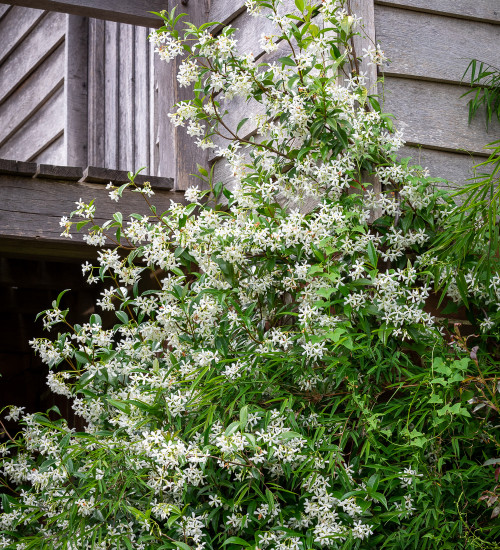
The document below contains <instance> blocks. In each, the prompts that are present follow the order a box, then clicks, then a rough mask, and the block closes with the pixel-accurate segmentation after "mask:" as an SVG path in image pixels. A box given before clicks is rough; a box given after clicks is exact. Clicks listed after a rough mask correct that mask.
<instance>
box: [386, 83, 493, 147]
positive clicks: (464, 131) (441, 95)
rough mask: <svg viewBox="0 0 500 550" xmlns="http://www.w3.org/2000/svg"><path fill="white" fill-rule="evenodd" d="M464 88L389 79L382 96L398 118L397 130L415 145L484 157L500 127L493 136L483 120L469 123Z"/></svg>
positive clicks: (387, 106) (391, 111)
mask: <svg viewBox="0 0 500 550" xmlns="http://www.w3.org/2000/svg"><path fill="white" fill-rule="evenodd" d="M463 92H464V88H463V87H461V86H457V85H455V84H444V83H436V82H425V81H421V80H410V79H406V78H394V77H392V76H391V77H387V78H386V79H385V85H384V90H383V91H382V96H383V99H384V111H385V112H388V113H392V114H394V115H395V116H396V121H395V122H396V126H397V127H398V128H401V129H402V130H403V135H404V138H405V139H406V141H407V142H409V143H411V144H422V145H427V146H430V147H432V148H438V149H443V150H449V151H453V150H467V151H472V152H475V153H481V152H483V154H484V151H482V148H483V147H484V145H486V144H487V143H489V142H491V141H493V140H495V139H498V136H499V135H500V124H499V123H498V122H497V121H494V122H492V123H491V125H490V131H489V133H487V132H486V130H485V124H484V120H483V117H482V116H478V117H476V119H475V120H473V121H472V123H471V124H470V125H469V124H468V123H467V115H468V108H467V98H463V97H460V96H461V95H462V94H463Z"/></svg>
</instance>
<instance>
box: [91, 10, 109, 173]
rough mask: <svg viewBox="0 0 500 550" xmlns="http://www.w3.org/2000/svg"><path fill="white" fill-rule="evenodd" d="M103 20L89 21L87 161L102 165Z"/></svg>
mask: <svg viewBox="0 0 500 550" xmlns="http://www.w3.org/2000/svg"><path fill="white" fill-rule="evenodd" d="M104 28H105V23H104V21H100V20H98V19H91V20H90V21H89V69H88V78H89V84H88V85H89V88H88V94H89V96H88V97H89V107H88V109H89V110H88V113H89V114H88V116H89V129H88V136H89V145H88V159H89V160H88V162H89V164H92V165H94V166H104V161H105V159H104V136H105V94H104V86H103V82H104V70H105V69H104V67H105V49H104Z"/></svg>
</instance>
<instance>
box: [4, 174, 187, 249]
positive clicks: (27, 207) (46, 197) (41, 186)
mask: <svg viewBox="0 0 500 550" xmlns="http://www.w3.org/2000/svg"><path fill="white" fill-rule="evenodd" d="M16 167H17V168H18V173H19V172H21V171H22V168H23V166H21V165H16V166H10V168H11V169H12V170H15V168H16ZM6 168H9V166H6ZM108 181H109V180H108ZM80 199H81V200H83V201H85V202H87V203H88V202H90V201H91V200H92V199H96V207H97V211H96V221H97V222H98V223H102V222H104V221H105V220H107V219H111V217H112V215H113V213H114V212H117V211H120V212H122V214H123V217H124V218H125V219H126V218H127V217H128V216H129V215H130V214H132V213H135V212H137V213H139V214H147V213H148V212H149V210H148V207H147V204H146V202H145V200H144V199H143V197H142V196H141V195H140V194H139V193H134V192H132V191H128V190H126V191H125V192H124V193H123V197H122V200H120V201H119V202H118V203H116V202H113V201H111V200H110V198H109V196H108V191H107V190H106V186H105V185H104V184H102V183H88V182H75V181H67V180H64V179H62V178H61V179H48V178H41V177H36V178H33V177H29V176H18V175H13V174H0V253H9V254H12V253H15V254H17V255H24V256H26V255H30V254H41V255H44V256H45V255H47V254H49V255H52V256H57V255H59V256H61V257H68V256H73V257H75V256H76V257H82V255H87V256H88V255H89V254H92V252H91V251H90V252H89V247H81V246H80V247H79V246H78V244H81V243H82V242H83V240H82V239H83V233H75V234H74V235H73V238H72V239H71V240H70V239H67V238H65V237H61V236H60V234H61V227H60V226H59V220H60V218H61V216H63V215H68V214H69V213H70V212H71V211H72V210H74V209H75V202H76V201H78V200H80ZM150 200H151V202H152V203H153V204H155V206H156V207H157V209H158V211H159V212H163V211H164V210H166V209H167V208H169V206H170V201H171V200H173V201H175V202H183V201H184V194H183V193H176V192H173V191H163V190H157V191H156V193H155V196H154V197H153V198H152V199H150ZM82 248H83V249H82ZM85 248H86V250H85Z"/></svg>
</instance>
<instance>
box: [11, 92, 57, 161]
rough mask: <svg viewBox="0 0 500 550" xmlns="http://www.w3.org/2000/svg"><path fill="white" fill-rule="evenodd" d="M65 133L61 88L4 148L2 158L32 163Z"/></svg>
mask: <svg viewBox="0 0 500 550" xmlns="http://www.w3.org/2000/svg"><path fill="white" fill-rule="evenodd" d="M63 132H64V92H63V89H62V88H60V89H59V90H58V91H57V92H56V93H55V94H54V95H53V96H52V97H51V98H50V99H49V100H48V101H47V102H46V103H45V104H44V106H43V107H42V108H41V109H40V110H38V111H37V112H36V113H35V115H34V116H33V117H32V118H30V119H29V120H28V121H27V122H26V123H25V124H24V125H23V126H22V127H21V128H20V129H19V130H18V131H17V132H16V133H15V134H14V135H13V136H12V137H11V138H10V139H9V141H8V142H7V143H5V144H4V145H3V146H2V147H0V157H1V158H7V159H9V158H10V159H15V160H27V161H30V160H32V159H34V158H36V157H37V156H38V155H39V154H40V153H41V152H42V151H43V150H44V149H45V148H46V147H48V146H49V145H50V144H51V143H52V142H53V141H54V140H56V139H57V138H58V137H59V136H60V135H62V133H63Z"/></svg>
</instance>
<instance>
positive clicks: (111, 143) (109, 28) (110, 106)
mask: <svg viewBox="0 0 500 550" xmlns="http://www.w3.org/2000/svg"><path fill="white" fill-rule="evenodd" d="M119 27H120V24H119V23H115V22H113V21H106V22H105V23H104V50H105V61H104V82H103V83H102V87H103V89H104V105H105V107H104V109H105V124H104V128H103V131H104V144H103V146H104V163H103V164H102V166H103V167H106V168H118V140H119V138H120V133H119V127H118V70H119V69H118V59H119V55H120V54H119V51H120V44H119V38H120V34H119Z"/></svg>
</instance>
